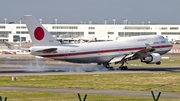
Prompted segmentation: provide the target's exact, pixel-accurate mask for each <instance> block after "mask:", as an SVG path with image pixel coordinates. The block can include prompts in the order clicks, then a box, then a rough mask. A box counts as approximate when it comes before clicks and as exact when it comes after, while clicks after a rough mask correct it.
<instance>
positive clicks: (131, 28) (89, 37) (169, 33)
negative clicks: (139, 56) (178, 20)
mask: <svg viewBox="0 0 180 101" xmlns="http://www.w3.org/2000/svg"><path fill="white" fill-rule="evenodd" d="M43 26H44V27H45V28H46V29H47V30H48V31H49V32H50V33H51V34H52V35H53V36H54V37H55V38H57V40H59V41H60V40H61V41H62V40H64V41H70V40H71V41H77V40H83V41H107V40H117V39H118V38H120V37H131V36H140V35H162V36H164V37H165V38H167V39H168V40H169V41H175V40H180V25H118V24H116V25H114V24H43ZM28 33H29V32H28V29H27V27H26V25H25V24H0V41H8V42H19V41H20V37H21V40H22V42H31V38H30V36H29V34H28Z"/></svg>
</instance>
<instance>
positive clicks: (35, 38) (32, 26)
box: [24, 15, 60, 46]
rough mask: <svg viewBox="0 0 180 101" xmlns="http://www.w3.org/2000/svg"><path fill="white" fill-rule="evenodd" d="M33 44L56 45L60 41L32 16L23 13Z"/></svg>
mask: <svg viewBox="0 0 180 101" xmlns="http://www.w3.org/2000/svg"><path fill="white" fill-rule="evenodd" d="M24 20H25V23H26V25H27V28H28V31H29V34H30V36H31V40H32V43H33V46H57V45H60V43H59V42H58V41H57V40H56V39H55V38H54V37H53V36H52V35H51V34H50V33H49V32H48V31H47V30H46V29H45V28H44V27H43V26H42V25H41V24H40V23H39V22H38V21H37V20H36V19H35V18H34V17H33V16H32V15H24Z"/></svg>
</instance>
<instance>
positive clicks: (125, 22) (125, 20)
mask: <svg viewBox="0 0 180 101" xmlns="http://www.w3.org/2000/svg"><path fill="white" fill-rule="evenodd" d="M123 22H124V25H126V24H127V19H126V18H124V19H123ZM124 30H125V26H124ZM123 36H124V37H125V31H124V33H123Z"/></svg>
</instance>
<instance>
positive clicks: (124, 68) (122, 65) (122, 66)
mask: <svg viewBox="0 0 180 101" xmlns="http://www.w3.org/2000/svg"><path fill="white" fill-rule="evenodd" d="M119 69H121V70H127V69H128V67H127V66H124V62H123V63H122V64H121V66H120V67H119Z"/></svg>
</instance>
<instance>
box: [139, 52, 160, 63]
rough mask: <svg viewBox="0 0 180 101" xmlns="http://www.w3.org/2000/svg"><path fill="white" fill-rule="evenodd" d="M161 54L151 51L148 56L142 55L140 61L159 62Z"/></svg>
mask: <svg viewBox="0 0 180 101" xmlns="http://www.w3.org/2000/svg"><path fill="white" fill-rule="evenodd" d="M160 61H161V55H160V54H159V53H151V54H150V55H149V56H147V57H143V58H142V59H141V62H145V63H147V64H154V63H156V64H160V63H161V62H160Z"/></svg>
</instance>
